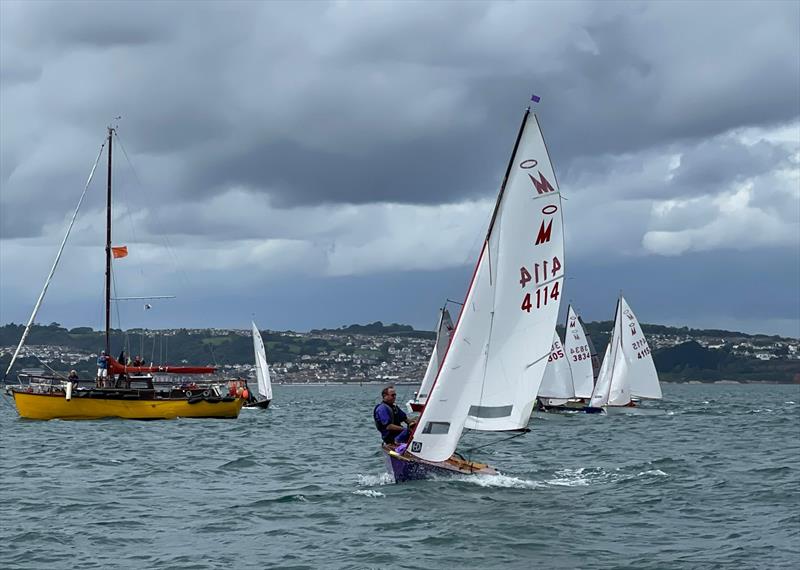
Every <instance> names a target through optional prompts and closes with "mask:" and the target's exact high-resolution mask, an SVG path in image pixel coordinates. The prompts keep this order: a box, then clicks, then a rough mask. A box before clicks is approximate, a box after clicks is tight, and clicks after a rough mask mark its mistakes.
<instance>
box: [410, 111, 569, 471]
mask: <svg viewBox="0 0 800 570" xmlns="http://www.w3.org/2000/svg"><path fill="white" fill-rule="evenodd" d="M551 181H552V182H551ZM544 193H546V194H547V195H546V196H543V195H542V194H544ZM563 279H564V249H563V223H562V219H561V198H560V194H559V191H558V186H557V184H556V183H555V176H554V173H553V168H552V165H551V164H550V161H549V159H548V157H547V152H546V148H545V146H544V140H543V138H542V134H541V130H540V128H539V124H538V121H537V119H536V116H535V115H533V114H531V113H529V112H526V114H525V116H524V117H523V124H522V127H521V128H520V132H519V135H518V138H517V141H516V142H515V145H514V151H513V152H512V157H511V160H510V161H509V168H508V170H507V172H506V176H505V178H504V183H503V185H502V186H501V190H500V193H499V195H498V200H497V203H496V204H495V210H494V213H493V216H492V222H491V223H490V226H489V230H488V232H487V238H486V240H485V241H484V246H483V248H482V250H481V255H480V257H479V259H478V263H477V266H476V269H475V273H474V277H473V280H472V283H471V285H470V289H469V291H468V293H467V298H466V299H465V302H464V307H465V308H464V310H462V312H461V315H460V316H459V321H458V324H457V325H456V328H455V332H454V334H453V338H452V340H451V342H450V346H449V348H448V350H447V353H446V355H445V358H444V361H443V363H442V366H441V369H440V370H439V374H438V378H437V379H436V381H435V382H434V385H433V388H432V390H431V392H430V394H429V396H428V401H427V403H426V407H425V410H424V411H423V414H422V417H421V418H420V429H419V430H418V431H417V433H415V434H414V437H413V439H412V441H411V443H410V446H409V450H410V452H411V453H412V454H413V455H416V456H418V457H420V458H421V459H424V460H427V461H443V460H445V459H447V458H448V457H450V455H451V454H452V453H453V452H454V451H455V448H456V446H457V444H458V440H459V438H460V437H461V433H462V432H463V430H464V429H465V428H466V429H475V430H481V431H512V430H520V429H524V428H525V427H526V426H527V423H528V420H529V419H530V415H531V412H532V410H533V405H534V403H535V398H536V393H537V392H538V389H539V384H540V383H541V381H542V376H543V373H544V369H545V365H546V358H547V355H548V354H549V349H550V346H551V343H552V331H553V330H554V329H555V322H556V319H557V316H558V306H559V303H560V295H561V288H562V286H563ZM531 354H542V355H544V356H543V357H542V358H541V359H539V360H537V361H534V362H533V363H531V362H530V355H531ZM436 424H448V430H447V432H446V433H441V432H437V431H436V430H434V429H433V427H431V429H430V430H429V429H428V426H429V425H430V426H434V425H436Z"/></svg>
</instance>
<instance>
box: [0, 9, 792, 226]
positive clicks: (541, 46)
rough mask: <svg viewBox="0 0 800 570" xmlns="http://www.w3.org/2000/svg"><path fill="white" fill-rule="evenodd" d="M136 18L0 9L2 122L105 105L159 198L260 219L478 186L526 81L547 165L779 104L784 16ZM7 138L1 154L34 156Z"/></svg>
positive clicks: (666, 137)
mask: <svg viewBox="0 0 800 570" xmlns="http://www.w3.org/2000/svg"><path fill="white" fill-rule="evenodd" d="M147 6H148V7H147V8H146V9H145V8H143V6H142V5H141V4H138V3H121V2H115V3H113V9H112V8H111V7H109V6H107V5H105V4H97V3H28V4H15V3H14V4H12V3H4V9H3V10H4V12H3V15H4V20H7V23H6V25H5V26H4V28H3V34H2V35H3V40H2V41H3V50H2V51H3V52H10V53H13V55H14V57H13V58H12V59H13V62H12V61H9V60H8V58H4V60H3V67H4V70H3V71H4V73H7V74H8V77H9V79H8V81H7V82H5V81H4V84H3V89H4V90H5V93H4V97H3V99H5V101H4V104H3V119H4V124H8V123H9V120H11V121H13V122H16V121H22V120H24V114H25V113H32V112H40V113H44V114H45V117H46V120H47V121H48V122H49V124H51V125H53V126H57V125H58V124H63V123H64V122H65V121H67V122H68V123H69V124H70V125H72V126H73V127H74V126H76V125H81V124H82V125H83V128H87V127H88V126H90V125H93V124H97V118H98V116H100V117H102V121H108V119H109V118H110V117H113V116H115V115H117V114H122V115H123V116H125V120H124V122H123V125H122V129H123V130H122V131H121V132H122V133H125V135H126V137H127V139H126V140H127V141H128V143H129V145H128V150H129V151H131V153H132V154H134V155H135V157H137V160H138V161H139V164H138V166H139V168H140V169H142V168H147V169H148V170H153V171H156V172H162V171H163V173H164V176H165V177H166V178H167V179H168V180H169V182H170V185H171V186H172V187H171V188H170V189H169V191H166V192H164V193H163V194H162V195H161V196H160V199H161V200H163V201H167V202H168V201H174V200H185V199H186V197H187V196H191V197H193V199H203V197H205V196H210V195H214V194H218V193H219V192H221V191H224V190H225V189H226V187H229V186H232V185H244V186H247V187H248V188H250V189H252V190H254V191H260V192H263V193H267V194H269V195H270V196H271V198H272V200H273V201H274V203H275V204H277V205H281V206H290V205H302V204H315V203H318V202H321V201H322V202H330V203H336V202H346V203H367V202H380V201H390V202H403V203H445V202H449V201H456V200H459V199H463V198H469V197H473V196H476V195H489V194H491V193H493V192H494V190H495V189H496V187H497V184H498V179H499V176H500V173H501V172H502V166H503V164H504V161H505V156H506V155H507V152H508V148H509V146H510V143H509V139H510V138H511V137H512V136H513V133H514V132H515V130H516V126H517V122H518V120H519V115H520V113H521V110H522V107H523V105H524V101H525V99H526V96H527V93H529V92H530V91H531V90H536V91H537V93H539V94H540V95H542V96H543V100H544V105H543V106H542V114H543V117H542V122H543V124H544V126H545V129H546V134H547V137H548V142H549V143H550V144H551V150H552V154H553V157H554V160H555V162H556V168H557V170H560V171H563V170H566V169H569V168H570V165H571V163H572V161H573V160H574V159H575V158H576V157H581V156H587V155H588V156H592V155H598V154H620V153H626V152H633V151H635V152H640V151H643V150H646V149H648V148H652V147H660V146H663V145H665V144H669V143H679V141H691V140H692V139H694V138H698V137H705V136H709V135H714V134H718V133H720V132H724V131H726V130H729V129H732V128H736V127H739V126H743V125H753V124H771V123H776V122H781V121H788V120H792V119H794V118H796V117H797V116H798V114H799V113H800V111H799V110H798V97H797V95H798V90H797V83H798V66H797V49H794V48H797V43H798V41H800V40H798V38H797V34H796V29H797V27H798V25H800V24H798V22H799V21H800V18H798V14H797V10H796V6H794V5H792V4H791V3H780V2H779V3H759V4H752V5H751V4H744V3H737V4H733V5H730V6H722V5H720V4H717V3H707V4H692V5H686V4H681V5H680V6H675V7H673V6H671V5H669V4H660V3H656V4H633V5H631V4H617V3H604V4H602V5H600V4H569V5H566V6H563V5H559V4H544V3H531V4H527V3H516V4H507V3H486V4H481V3H469V4H458V5H456V4H450V3H442V4H436V5H430V6H429V5H424V4H414V5H412V6H411V7H409V6H404V5H400V4H369V5H358V6H355V5H354V6H350V5H338V4H331V5H327V6H323V5H319V4H315V5H313V6H306V5H300V6H296V5H294V4H283V3H280V4H276V3H267V4H258V3H228V4H210V3H202V4H192V5H191V7H190V6H189V5H188V4H187V3H166V4H158V5H147ZM190 8H191V9H190ZM312 8H314V9H312ZM323 8H324V9H323ZM545 24H547V25H545ZM744 30H746V31H747V33H743V31H744ZM767 38H768V39H769V40H770V41H765V39H767ZM799 49H800V48H799ZM42 70H43V71H42ZM13 78H17V79H16V81H21V80H23V78H24V80H26V81H34V82H35V83H36V84H37V87H36V89H37V90H38V91H40V93H39V94H37V95H36V99H37V100H40V105H37V106H32V105H30V103H29V102H28V103H25V104H23V102H22V101H23V99H22V98H23V97H24V96H23V95H22V94H21V93H15V92H13V91H12V90H13V88H14V85H15V83H14V79H13ZM37 78H39V79H38V80H37ZM437 93H438V94H440V95H439V96H438V99H437ZM18 98H19V99H18ZM18 114H20V115H19V116H14V117H11V115H18ZM100 124H102V123H100ZM17 128H18V127H12V130H11V132H9V134H8V135H6V136H4V139H5V140H4V141H3V142H4V144H3V147H4V149H3V154H4V155H8V156H11V157H12V158H9V159H6V156H4V157H3V158H4V160H3V162H12V163H13V162H15V159H16V160H35V159H31V158H30V157H26V158H24V159H23V158H20V157H22V156H24V153H20V152H17V151H16V149H15V147H16V146H17V144H18V141H17V140H16V138H15V137H13V136H11V135H12V134H15V133H14V132H13V131H16V129H17ZM98 130H99V129H98ZM509 133H512V134H509ZM42 136H44V133H42ZM31 144H32V145H34V146H33V147H32V148H35V145H36V144H37V143H36V142H35V141H31ZM77 158H78V157H77V156H76V157H75V159H76V165H77V164H79V165H80V167H77V166H76V173H77V171H80V169H85V166H84V165H85V164H86V163H87V162H88V160H87V159H86V158H85V157H84V158H83V160H82V161H77ZM149 158H153V159H154V160H153V161H149V160H148V159H149ZM156 158H157V159H158V164H157V165H154V164H151V162H155V159H156ZM599 174H600V175H602V172H601V173H599ZM8 176H9V175H8V173H7V169H4V174H3V182H4V185H6V184H8V183H9V178H8ZM14 183H15V184H19V183H22V182H21V181H17V180H14ZM24 183H25V184H28V185H29V186H30V188H29V191H30V192H31V193H34V194H39V193H41V192H43V191H46V190H45V189H44V187H45V185H44V184H42V181H41V180H37V179H36V177H30V178H28V179H27V180H26V181H25V182H24ZM3 200H4V201H8V205H9V206H10V207H16V206H17V205H20V204H21V203H19V202H15V198H14V197H13V196H12V197H11V198H9V197H7V196H6V195H5V193H4V196H3ZM52 206H53V208H54V209H55V208H56V207H57V208H59V209H60V210H62V211H63V208H62V206H63V204H60V203H53V204H52ZM48 217H49V216H48V214H47V213H46V212H42V216H41V219H42V220H43V221H44V220H47V219H48ZM34 223H35V222H34ZM13 230H14V228H13V227H11V226H7V227H6V228H5V229H4V230H3V234H4V235H6V236H9V235H15V232H14V231H13ZM28 231H33V230H31V229H29V230H28Z"/></svg>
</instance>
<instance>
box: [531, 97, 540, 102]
mask: <svg viewBox="0 0 800 570" xmlns="http://www.w3.org/2000/svg"><path fill="white" fill-rule="evenodd" d="M541 100H542V98H541V97H539V96H538V95H531V101H533V102H534V103H538V102H539V101H541Z"/></svg>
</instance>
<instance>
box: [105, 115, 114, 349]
mask: <svg viewBox="0 0 800 570" xmlns="http://www.w3.org/2000/svg"><path fill="white" fill-rule="evenodd" d="M113 136H114V128H113V127H108V193H107V197H106V354H108V355H111V341H110V338H109V335H110V331H111V141H112V139H113Z"/></svg>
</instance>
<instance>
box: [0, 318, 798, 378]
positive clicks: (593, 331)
mask: <svg viewBox="0 0 800 570" xmlns="http://www.w3.org/2000/svg"><path fill="white" fill-rule="evenodd" d="M612 325H613V323H612V322H611V321H601V322H589V323H586V324H585V326H586V330H587V332H588V333H589V334H590V335H591V337H592V340H593V341H594V345H595V348H596V350H597V352H598V354H601V355H602V353H603V351H604V349H605V345H606V344H607V342H608V338H609V333H610V330H611V328H612ZM23 328H24V327H23V326H22V325H18V324H13V323H12V324H9V325H5V326H3V327H0V366H3V367H7V366H8V363H9V362H10V360H11V355H12V354H13V351H14V350H15V348H16V345H17V343H18V342H19V339H20V337H21V335H22V331H23ZM642 328H643V330H644V332H645V334H646V336H647V340H648V343H649V345H650V347H651V348H652V350H653V359H654V361H655V364H656V368H657V370H658V372H659V377H660V379H661V381H663V382H681V383H694V382H701V383H720V384H730V383H742V384H744V383H747V384H752V383H782V384H784V383H800V340H798V339H791V338H783V337H779V336H774V335H773V336H767V335H750V334H745V333H739V332H735V331H724V330H716V329H712V330H700V329H689V328H686V327H681V328H678V327H667V326H663V325H653V324H643V325H642ZM559 333H560V334H562V335H563V330H560V331H559ZM250 335H251V333H250V330H249V329H247V330H239V329H213V328H212V329H185V328H181V329H165V330H147V329H130V330H125V331H123V330H118V329H114V330H112V332H111V346H112V351H113V353H114V356H117V355H118V354H119V352H121V351H122V350H124V351H125V353H126V354H127V355H128V356H129V357H133V356H135V355H136V356H141V357H142V358H143V360H145V361H146V362H148V363H154V364H172V365H175V364H181V363H188V362H191V363H193V364H198V365H200V364H208V365H212V366H216V367H217V368H218V370H219V373H220V374H222V375H225V376H228V377H231V376H242V377H248V376H250V375H251V374H252V371H253V363H252V358H253V356H252V354H253V352H252V350H253V349H252V339H251V336H250ZM262 336H263V338H264V342H265V344H266V348H267V359H268V360H269V364H270V370H271V373H272V375H273V381H274V382H276V383H286V384H295V385H302V384H305V383H309V384H324V383H328V384H334V383H341V384H358V383H362V384H363V383H376V384H386V383H390V382H393V383H396V384H399V385H404V384H406V383H408V384H415V383H417V382H418V381H419V379H421V378H422V376H423V374H424V372H425V368H426V366H427V363H428V358H429V356H430V352H431V350H432V347H433V340H434V333H433V332H432V331H418V330H414V329H413V327H411V326H408V325H401V324H397V323H393V324H388V325H385V324H383V323H381V322H375V323H370V324H366V325H349V326H347V327H342V328H340V329H319V330H312V331H310V332H308V333H298V332H294V331H270V330H264V331H262ZM104 344H105V340H104V333H101V332H99V331H95V330H93V329H92V328H90V327H77V328H73V329H67V328H64V327H62V326H61V325H59V324H58V323H51V324H50V325H34V326H33V327H32V329H31V332H30V335H29V337H28V341H27V344H26V346H25V347H23V350H22V352H21V357H20V358H19V360H18V364H15V370H17V371H19V370H20V369H23V368H41V367H44V366H47V367H50V368H53V369H54V370H56V371H69V370H71V369H75V370H77V371H78V373H79V375H80V376H81V377H91V376H92V375H93V374H94V364H95V362H94V361H95V358H96V355H97V352H98V350H99V348H100V347H101V346H104Z"/></svg>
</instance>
